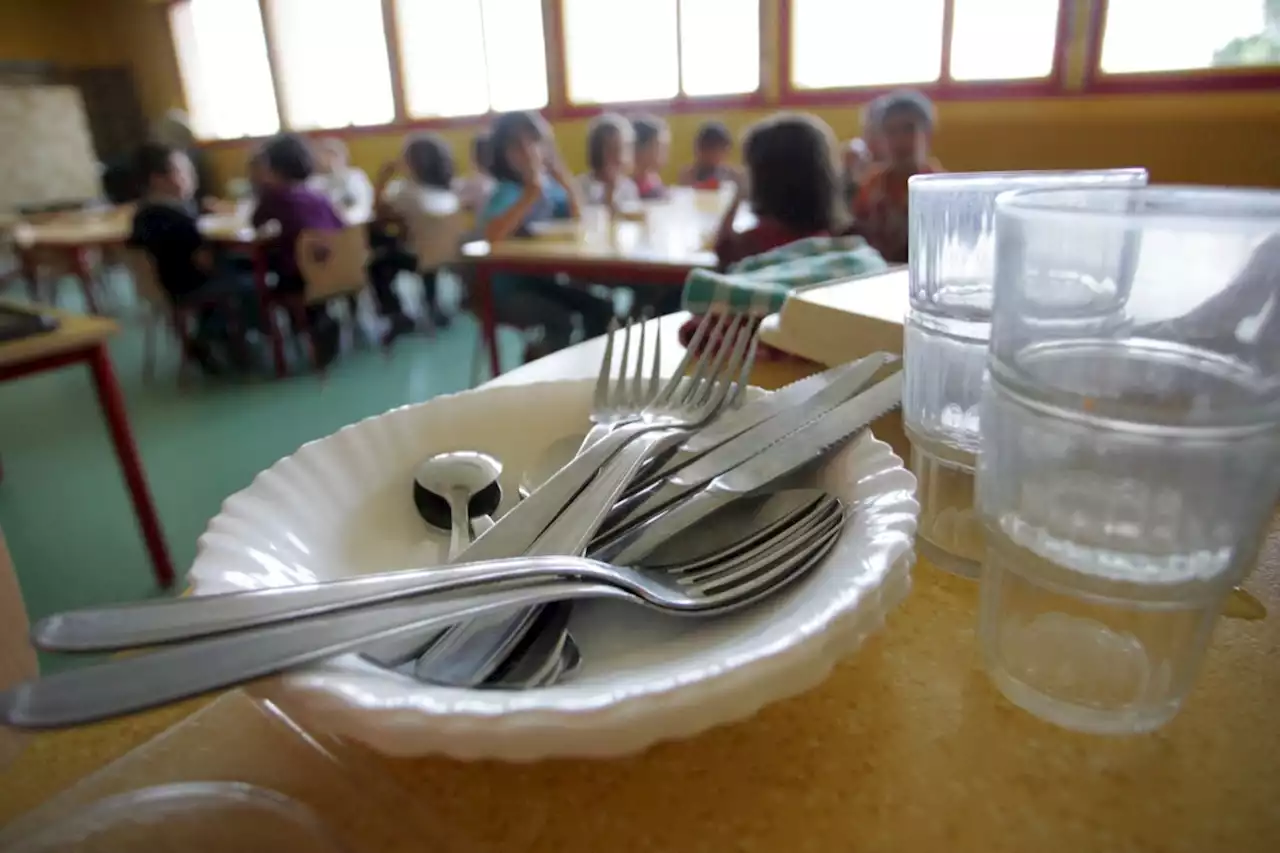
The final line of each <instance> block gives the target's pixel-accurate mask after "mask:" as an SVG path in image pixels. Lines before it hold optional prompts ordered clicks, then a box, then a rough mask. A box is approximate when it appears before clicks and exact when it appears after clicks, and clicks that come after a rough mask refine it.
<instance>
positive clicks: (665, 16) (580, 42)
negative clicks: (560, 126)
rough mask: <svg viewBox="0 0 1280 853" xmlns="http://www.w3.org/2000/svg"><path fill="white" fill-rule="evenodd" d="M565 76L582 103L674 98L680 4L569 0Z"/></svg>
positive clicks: (668, 0) (650, 0)
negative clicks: (678, 5)
mask: <svg viewBox="0 0 1280 853" xmlns="http://www.w3.org/2000/svg"><path fill="white" fill-rule="evenodd" d="M562 9H563V14H564V40H565V66H566V67H565V74H566V77H567V80H566V83H567V85H568V89H569V99H570V100H571V101H574V102H576V103H594V104H600V103H610V102H614V103H621V102H626V101H653V100H665V99H668V98H673V97H675V95H676V94H677V93H678V92H679V90H680V62H679V57H678V55H677V48H676V0H610V1H609V2H602V0H564V2H563V6H562Z"/></svg>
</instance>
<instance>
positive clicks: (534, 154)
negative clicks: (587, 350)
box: [480, 112, 613, 351]
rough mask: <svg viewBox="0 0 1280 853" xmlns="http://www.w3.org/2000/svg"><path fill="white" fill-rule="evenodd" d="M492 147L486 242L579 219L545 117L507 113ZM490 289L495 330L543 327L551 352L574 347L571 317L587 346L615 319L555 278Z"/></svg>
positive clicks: (496, 280)
mask: <svg viewBox="0 0 1280 853" xmlns="http://www.w3.org/2000/svg"><path fill="white" fill-rule="evenodd" d="M491 139H492V141H493V165H492V168H493V177H494V180H496V181H497V184H496V185H495V187H494V190H493V195H491V196H490V197H489V202H488V204H486V205H485V208H484V211H483V212H482V213H481V214H480V225H481V228H482V229H483V233H484V238H485V239H486V240H489V241H490V242H496V241H498V240H506V239H510V238H512V237H524V236H528V233H529V223H531V222H537V221H540V220H545V219H553V218H574V217H577V216H578V214H579V208H580V205H579V200H578V191H577V188H576V186H575V185H574V181H573V179H572V177H571V176H570V175H569V173H568V170H567V169H565V167H564V164H563V163H562V162H561V161H560V158H559V156H558V155H557V154H556V153H555V151H554V149H553V148H551V129H550V127H548V126H547V124H546V122H545V121H544V120H543V119H542V117H541V116H540V115H538V114H537V113H534V112H528V113H525V112H513V113H503V114H502V115H500V116H498V117H497V119H495V120H494V122H493V129H492V134H491ZM492 287H493V297H494V306H495V311H496V313H497V317H498V322H500V323H508V324H511V325H515V326H518V327H520V328H525V327H528V326H541V327H542V328H543V330H544V338H543V343H544V345H545V348H546V350H547V351H554V350H556V349H561V348H563V347H565V346H567V345H568V344H569V342H570V337H571V334H572V331H573V324H572V322H571V316H572V315H573V314H574V313H577V314H579V315H581V317H582V325H583V329H584V330H585V332H586V336H587V337H589V338H590V337H596V336H597V335H602V334H604V332H605V330H606V329H607V328H608V323H609V320H610V318H612V317H613V305H612V303H611V302H610V301H609V300H606V299H601V298H599V297H597V296H594V295H592V294H591V293H589V292H587V291H585V290H577V289H574V288H570V287H565V286H563V285H561V284H558V283H557V282H556V281H555V280H554V279H551V278H542V277H538V276H525V275H495V276H493V278H492Z"/></svg>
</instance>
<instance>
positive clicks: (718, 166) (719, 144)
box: [680, 121, 742, 190]
mask: <svg viewBox="0 0 1280 853" xmlns="http://www.w3.org/2000/svg"><path fill="white" fill-rule="evenodd" d="M732 152H733V134H731V133H730V132H729V128H727V127H725V126H724V124H723V123H722V122H718V121H708V122H703V124H702V126H701V127H699V128H698V135H697V136H696V137H695V138H694V140H693V163H692V164H690V165H688V166H686V167H685V168H684V170H683V171H681V172H680V184H681V185H682V186H686V187H693V188H694V189H699V190H718V189H720V184H722V183H725V182H727V181H733V182H735V183H741V182H742V181H741V173H740V172H739V171H738V170H737V169H735V168H733V167H732V166H730V165H729V164H728V163H726V162H725V161H726V160H728V159H729V154H730V153H732Z"/></svg>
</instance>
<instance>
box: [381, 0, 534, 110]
mask: <svg viewBox="0 0 1280 853" xmlns="http://www.w3.org/2000/svg"><path fill="white" fill-rule="evenodd" d="M396 19H397V23H398V25H399V39H400V63H401V66H402V70H403V77H404V89H405V109H406V110H407V111H408V113H409V115H410V116H413V117H414V118H435V117H443V116H474V115H482V114H484V113H487V112H489V111H491V110H492V111H494V112H506V111H509V110H534V109H539V108H541V107H545V106H546V105H547V54H546V41H545V37H544V35H543V28H542V3H541V0H396Z"/></svg>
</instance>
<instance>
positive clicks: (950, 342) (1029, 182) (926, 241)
mask: <svg viewBox="0 0 1280 853" xmlns="http://www.w3.org/2000/svg"><path fill="white" fill-rule="evenodd" d="M1146 182H1147V172H1146V170H1145V169H1106V170H1097V171H1078V172H1071V171H1066V172H1063V171H1057V172H973V173H967V174H966V173H953V174H939V175H918V176H916V177H913V178H911V179H910V181H909V182H908V193H909V210H910V214H909V215H910V256H911V270H910V275H911V310H910V312H909V313H908V315H907V320H906V324H905V327H904V330H903V331H904V341H903V347H904V350H903V359H904V365H905V370H906V376H905V386H904V388H903V394H902V410H903V422H904V425H905V427H906V432H907V436H908V438H910V440H911V469H912V471H913V472H914V473H915V475H916V479H917V480H918V482H919V488H918V494H919V499H920V528H919V531H918V538H917V541H918V542H919V547H920V551H921V553H922V554H923V555H924V556H926V557H927V558H928V559H929V560H930V561H931V562H933V563H934V565H936V566H938V567H940V568H944V569H947V570H948V571H952V572H955V573H957V574H962V575H967V576H969V577H973V578H976V577H977V576H978V568H979V565H980V564H981V562H982V555H983V551H984V548H985V545H984V542H983V534H982V524H981V521H980V519H979V518H978V516H977V513H976V512H975V511H974V503H973V477H974V466H975V464H976V462H975V454H976V453H977V452H978V448H979V444H980V440H981V434H980V431H979V417H978V409H979V403H980V401H981V397H982V379H983V373H984V371H985V369H986V360H987V342H988V339H989V337H990V330H991V306H992V299H993V281H994V272H995V269H994V268H995V204H996V197H997V196H998V195H999V194H1000V193H1002V192H1005V191H1008V190H1016V189H1035V188H1045V187H1069V186H1111V185H1115V186H1126V187H1136V186H1142V185H1145V184H1146Z"/></svg>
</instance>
